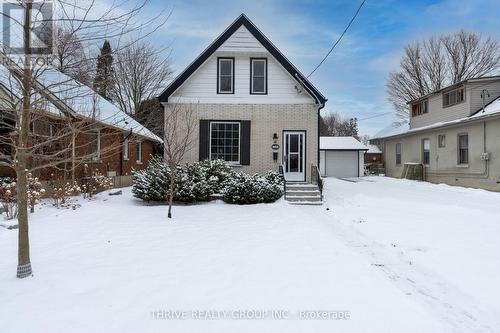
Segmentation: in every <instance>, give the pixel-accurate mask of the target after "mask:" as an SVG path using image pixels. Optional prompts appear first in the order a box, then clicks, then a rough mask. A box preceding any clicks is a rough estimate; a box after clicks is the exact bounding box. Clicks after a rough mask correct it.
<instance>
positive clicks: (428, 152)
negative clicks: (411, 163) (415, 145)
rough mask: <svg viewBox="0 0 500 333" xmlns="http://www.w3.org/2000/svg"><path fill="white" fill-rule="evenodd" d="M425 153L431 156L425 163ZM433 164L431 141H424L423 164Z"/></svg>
mask: <svg viewBox="0 0 500 333" xmlns="http://www.w3.org/2000/svg"><path fill="white" fill-rule="evenodd" d="M426 143H428V149H425V144H426ZM425 153H427V154H428V155H429V160H428V161H425ZM430 163H431V139H429V138H423V139H422V164H424V165H429V164H430Z"/></svg>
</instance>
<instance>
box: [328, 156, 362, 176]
mask: <svg viewBox="0 0 500 333" xmlns="http://www.w3.org/2000/svg"><path fill="white" fill-rule="evenodd" d="M325 170H326V175H327V176H328V177H339V178H340V177H358V152H357V151H326V152H325Z"/></svg>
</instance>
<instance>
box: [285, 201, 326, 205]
mask: <svg viewBox="0 0 500 333" xmlns="http://www.w3.org/2000/svg"><path fill="white" fill-rule="evenodd" d="M288 203H289V204H290V205H310V206H321V205H322V204H323V201H289V202H288Z"/></svg>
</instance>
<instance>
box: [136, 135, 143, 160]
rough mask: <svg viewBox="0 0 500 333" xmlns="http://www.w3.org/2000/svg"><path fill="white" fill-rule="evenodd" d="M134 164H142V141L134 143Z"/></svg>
mask: <svg viewBox="0 0 500 333" xmlns="http://www.w3.org/2000/svg"><path fill="white" fill-rule="evenodd" d="M137 148H139V149H137ZM138 150H139V151H138ZM135 162H136V163H137V164H142V141H136V143H135Z"/></svg>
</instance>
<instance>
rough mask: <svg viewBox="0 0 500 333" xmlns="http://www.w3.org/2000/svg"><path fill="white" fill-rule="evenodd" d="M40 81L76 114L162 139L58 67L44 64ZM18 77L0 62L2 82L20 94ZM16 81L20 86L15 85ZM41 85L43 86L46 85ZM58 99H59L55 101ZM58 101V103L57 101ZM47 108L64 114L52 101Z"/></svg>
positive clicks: (38, 77) (155, 138)
mask: <svg viewBox="0 0 500 333" xmlns="http://www.w3.org/2000/svg"><path fill="white" fill-rule="evenodd" d="M35 76H36V80H37V81H38V83H39V84H40V85H41V86H42V87H43V88H44V89H46V91H48V92H49V93H50V95H52V96H53V97H54V98H55V99H56V100H58V101H59V102H62V105H66V106H67V107H68V108H69V109H70V110H71V111H72V112H74V113H75V114H76V115H78V116H81V117H85V118H89V119H93V120H95V121H97V122H100V123H102V124H104V125H107V126H110V127H114V128H117V129H120V130H123V131H127V132H128V131H130V130H132V132H133V133H134V134H136V135H139V136H142V137H144V138H147V139H150V140H153V141H158V142H163V141H162V139H161V138H159V137H158V136H157V135H155V134H154V133H152V132H151V131H150V130H148V129H147V128H145V127H144V126H143V125H141V124H140V123H139V122H137V121H136V120H135V119H134V118H132V117H131V116H130V115H128V114H126V113H125V112H123V111H121V110H120V109H119V108H118V107H117V106H116V105H114V104H113V103H111V102H110V101H108V100H106V99H105V98H103V97H102V96H100V95H99V94H97V93H96V92H95V91H94V90H92V89H91V88H89V87H87V86H86V85H84V84H82V83H80V82H78V81H76V80H74V79H72V78H70V77H69V76H67V75H66V74H63V73H61V72H59V71H57V70H55V69H52V68H49V67H44V68H43V70H39V71H38V72H37V73H36V74H35ZM15 81H17V80H14V79H12V76H11V74H10V72H9V71H8V70H7V68H5V67H4V66H0V83H1V84H2V85H4V86H5V88H7V89H9V90H10V91H12V94H15V95H17V96H20V91H21V90H20V87H19V84H18V83H17V82H15ZM16 85H17V87H16ZM43 88H42V89H43ZM54 103H56V102H54ZM56 104H57V103H56ZM43 108H44V110H46V111H49V112H51V113H57V114H58V115H60V114H61V111H62V110H60V105H59V107H56V106H54V104H53V103H50V102H46V103H44V107H43Z"/></svg>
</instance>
